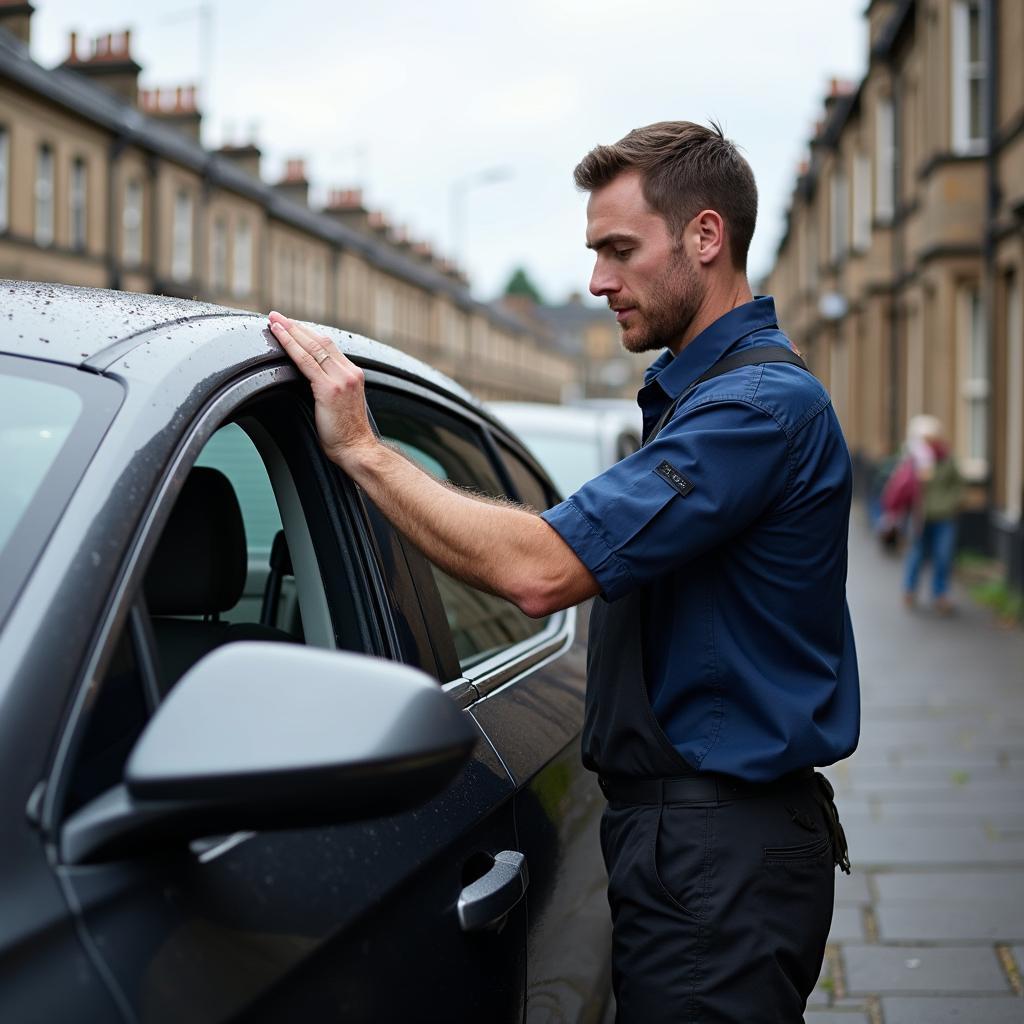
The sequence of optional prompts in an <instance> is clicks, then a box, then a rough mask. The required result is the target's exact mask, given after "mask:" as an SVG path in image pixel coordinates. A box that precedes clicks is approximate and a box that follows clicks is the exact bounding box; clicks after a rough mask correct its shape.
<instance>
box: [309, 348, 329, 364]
mask: <svg viewBox="0 0 1024 1024" xmlns="http://www.w3.org/2000/svg"><path fill="white" fill-rule="evenodd" d="M313 358H314V359H315V360H316V361H317V363H318V364H319V365H320V366H323V365H324V361H325V360H327V359H330V358H331V353H330V352H325V351H324V350H323V349H320V354H319V355H315V356H313Z"/></svg>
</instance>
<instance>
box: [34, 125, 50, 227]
mask: <svg viewBox="0 0 1024 1024" xmlns="http://www.w3.org/2000/svg"><path fill="white" fill-rule="evenodd" d="M36 244H37V245H53V150H52V149H51V148H50V146H48V145H46V144H44V145H42V146H40V147H39V150H38V152H37V153H36Z"/></svg>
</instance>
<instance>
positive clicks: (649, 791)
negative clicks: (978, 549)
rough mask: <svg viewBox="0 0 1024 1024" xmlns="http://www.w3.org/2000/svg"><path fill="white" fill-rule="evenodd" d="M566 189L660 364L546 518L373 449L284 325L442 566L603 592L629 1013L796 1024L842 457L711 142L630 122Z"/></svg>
mask: <svg viewBox="0 0 1024 1024" xmlns="http://www.w3.org/2000/svg"><path fill="white" fill-rule="evenodd" d="M575 177H576V183H577V185H578V186H579V187H580V188H582V189H584V190H585V191H587V192H589V193H590V200H589V203H588V207H587V245H588V246H589V247H590V248H591V249H593V250H594V252H595V254H596V266H595V269H594V274H593V277H592V280H591V285H590V287H591V291H592V292H593V293H594V294H595V295H601V296H604V297H605V298H606V299H607V300H608V303H609V305H610V306H611V308H612V309H613V310H615V311H616V316H617V319H618V322H619V325H620V327H621V331H622V342H623V345H624V346H625V347H626V348H627V349H628V350H630V351H633V352H644V351H650V350H657V349H661V348H664V349H665V351H664V352H663V353H662V355H661V356H660V357H659V358H658V359H657V360H656V361H655V362H654V364H653V365H652V366H651V368H650V370H649V372H648V374H647V380H646V383H645V385H644V388H643V389H642V390H641V392H640V396H639V401H640V406H641V408H642V410H643V414H644V427H645V444H644V447H642V448H641V449H640V450H639V451H638V452H636V453H634V454H633V455H631V456H629V457H628V458H627V459H625V460H623V461H622V462H621V463H619V464H618V465H617V466H614V467H612V468H611V469H610V470H608V471H607V472H605V473H603V474H602V475H601V476H599V477H597V478H596V479H595V480H592V481H591V482H590V483H588V484H586V485H584V486H583V487H582V488H581V489H580V490H579V491H577V492H576V493H575V494H574V495H572V496H571V497H570V498H569V499H568V500H566V501H564V502H563V503H562V504H560V505H558V506H556V507H555V508H553V509H551V510H550V511H549V512H546V513H545V514H544V515H543V516H538V515H536V514H534V513H533V512H531V511H529V510H525V509H514V508H509V507H508V506H504V505H499V504H495V503H490V502H487V501H482V500H480V499H479V498H477V497H475V496H470V495H467V494H463V493H460V492H458V491H455V490H452V489H450V488H446V487H444V486H443V485H441V484H440V483H439V482H437V481H436V480H434V479H433V478H431V477H430V476H428V475H427V474H425V473H423V472H422V471H420V470H419V469H418V468H417V467H416V466H415V465H413V464H412V463H411V462H409V461H408V460H406V459H405V458H404V457H403V456H401V455H400V454H399V453H397V452H395V451H394V450H392V449H390V448H388V447H386V446H384V445H382V444H381V443H380V442H379V441H378V440H377V438H376V437H375V436H374V434H373V432H372V430H371V429H370V426H369V424H368V422H367V418H366V412H365V405H364V400H363V379H362V373H361V371H360V370H359V369H358V368H357V367H355V366H353V365H352V364H351V363H350V362H349V361H348V360H347V359H345V357H344V356H343V355H342V354H341V353H339V352H338V351H337V350H336V349H335V348H334V346H333V345H331V344H330V343H329V340H328V339H326V338H324V337H321V336H318V335H315V334H313V333H312V332H311V331H310V330H309V329H308V328H306V327H304V326H302V325H301V324H296V323H294V322H293V321H290V320H288V319H287V318H285V317H282V316H281V315H280V314H277V313H272V314H271V328H272V330H273V331H274V334H275V336H276V337H277V338H278V339H279V340H280V341H281V344H282V345H283V347H284V348H285V350H286V351H287V352H288V353H289V355H291V357H292V358H293V359H294V360H295V362H296V364H297V365H298V366H299V368H300V369H301V370H302V371H303V373H304V374H305V375H306V377H307V378H308V379H309V380H310V383H311V384H312V388H313V394H314V397H315V399H316V404H317V425H318V430H319V432H320V437H321V442H322V443H323V446H324V449H325V451H326V452H327V454H328V455H329V456H330V458H331V459H333V460H334V461H335V462H336V463H337V464H338V465H339V466H341V467H342V468H343V469H344V470H345V471H346V472H347V473H348V474H349V475H350V476H351V477H353V479H354V480H355V481H356V482H357V483H358V484H359V485H360V486H362V487H363V488H364V489H365V490H366V491H367V492H368V494H369V497H370V498H371V499H372V500H373V501H374V503H375V504H376V505H377V506H378V507H379V508H381V509H382V510H383V511H384V512H385V514H386V515H388V517H389V518H390V519H391V520H392V522H394V523H395V525H396V526H397V527H398V528H399V529H401V530H402V531H403V532H404V533H406V534H407V535H408V536H409V537H410V538H411V539H412V540H413V541H414V542H415V543H416V544H417V545H418V546H419V547H420V548H421V549H422V550H423V551H424V552H425V553H426V554H427V555H428V557H430V558H431V559H432V560H433V561H435V562H436V563H437V564H438V565H440V566H441V567H442V568H443V569H444V570H445V571H447V572H449V573H452V574H454V575H456V576H458V577H460V578H462V579H464V580H466V581H467V582H469V583H471V584H473V585H475V586H478V587H480V588H482V589H485V590H489V591H491V592H494V593H498V594H501V595H503V596H505V597H507V598H508V599H509V600H512V601H515V602H516V604H518V605H519V607H520V608H522V609H523V610H524V611H525V612H527V613H528V614H532V615H547V614H549V613H551V612H552V611H554V610H556V609H559V608H564V607H567V606H569V605H572V604H576V603H578V602H579V601H581V600H584V599H586V598H589V597H594V596H598V595H599V600H597V601H595V602H594V604H593V607H592V611H591V631H590V645H589V651H588V680H587V714H586V722H585V727H584V736H583V757H584V761H585V763H586V764H587V765H588V766H589V767H590V768H592V769H594V770H595V771H596V772H598V774H599V776H600V780H601V785H602V788H603V789H604V792H605V794H606V796H607V797H608V807H607V809H606V811H605V815H604V818H603V821H602V834H601V840H602V847H603V851H604V855H605V861H606V864H607V866H608V873H609V903H610V905H611V909H612V919H613V929H614V940H613V965H612V966H613V981H614V986H615V994H616V1003H617V1008H618V1015H619V1017H618V1019H619V1020H620V1021H628V1022H637V1024H654V1022H658V1021H666V1022H668V1021H673V1022H675V1021H694V1022H701V1024H710V1022H729V1024H758V1022H762V1021H763V1022H766V1024H767V1022H793V1024H797V1022H799V1021H801V1020H802V1019H803V1010H804V1006H805V1003H806V1000H807V996H808V995H809V994H810V992H811V990H812V988H813V986H814V983H815V981H816V979H817V977H818V973H819V970H820V967H821V962H822V958H823V955H824V948H825V941H826V937H827V935H828V931H829V927H830V924H831V917H832V904H833V895H834V868H835V865H836V864H841V865H842V866H843V867H844V869H848V861H847V855H846V846H845V838H844V836H843V833H842V828H841V826H840V825H839V821H838V817H837V816H836V812H835V807H834V804H833V802H832V799H831V797H832V793H831V790H830V789H829V788H828V783H827V782H826V781H825V780H824V778H823V777H822V776H820V775H817V774H816V773H815V772H814V771H813V768H814V766H816V765H818V766H821V765H826V764H831V763H833V762H834V761H836V760H838V759H840V758H842V757H845V756H846V755H848V754H849V753H850V752H851V751H852V750H853V748H854V747H855V745H856V742H857V735H858V728H859V700H858V681H857V667H856V655H855V652H854V646H853V633H852V629H851V625H850V618H849V613H848V610H847V606H846V596H845V588H846V560H847V547H846V545H847V525H848V519H849V511H850V497H851V468H850V459H849V454H848V452H847V449H846V445H845V442H844V441H843V437H842V432H841V430H840V428H839V424H838V422H837V420H836V417H835V413H834V411H833V409H832V406H831V404H830V401H829V397H828V394H827V393H826V391H825V390H824V389H823V388H822V386H821V385H820V384H819V383H818V381H816V380H815V379H814V378H813V377H812V376H811V375H810V374H809V373H808V372H807V370H806V368H805V367H804V366H803V364H802V362H801V360H800V359H799V357H798V356H796V355H795V354H794V353H793V351H792V348H791V346H790V345H789V343H788V342H787V340H786V338H785V336H784V335H783V334H782V332H781V331H780V330H779V328H778V326H777V324H776V321H775V309H774V304H773V302H772V300H771V299H770V298H758V299H754V297H753V296H752V294H751V291H750V287H749V285H748V284H747V279H746V269H745V268H746V256H747V249H748V247H749V244H750V239H751V236H752V234H753V231H754V223H755V220H756V213H757V190H756V186H755V184H754V178H753V174H752V172H751V170H750V167H749V166H748V164H747V163H746V161H745V160H744V159H743V158H742V157H741V156H740V155H739V153H738V152H737V150H736V148H735V146H734V145H733V144H732V143H731V142H729V141H728V140H726V139H725V138H724V137H723V135H722V133H721V131H720V130H719V129H718V128H717V127H712V128H710V129H709V128H704V127H701V126H699V125H695V124H691V123H689V122H684V121H682V122H663V123H660V124H654V125H649V126H648V127H646V128H640V129H636V130H635V131H633V132H630V133H629V134H628V135H627V136H626V137H625V138H623V139H622V140H620V141H619V142H618V143H616V144H615V145H612V146H598V147H597V148H595V149H594V150H592V151H591V152H590V153H589V154H588V155H587V156H586V157H585V158H584V160H583V161H582V162H581V163H580V164H579V166H578V167H577V168H576V171H575Z"/></svg>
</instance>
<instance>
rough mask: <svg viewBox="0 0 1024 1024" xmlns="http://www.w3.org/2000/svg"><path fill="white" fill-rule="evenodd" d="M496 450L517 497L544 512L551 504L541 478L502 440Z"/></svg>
mask: <svg viewBox="0 0 1024 1024" xmlns="http://www.w3.org/2000/svg"><path fill="white" fill-rule="evenodd" d="M498 451H499V452H500V453H501V460H502V462H504V463H505V469H506V470H507V471H508V475H509V477H510V478H511V480H512V485H513V487H515V489H516V491H517V492H518V497H519V500H520V501H521V502H523V504H525V505H529V506H530V508H532V509H533V510H534V511H535V512H544V511H545V510H546V509H549V508H550V507H551V505H552V504H553V502H552V500H551V497H550V495H549V494H548V490H547V487H546V486H545V485H544V483H543V482H542V481H541V479H540V478H539V477H537V476H535V475H534V472H533V470H532V469H530V467H529V466H527V464H526V463H525V462H524V461H523V460H522V459H521V458H520V457H519V456H518V455H516V453H515V452H514V451H512V449H511V448H510V447H509V446H508V445H507V444H505V443H504V442H502V441H499V442H498Z"/></svg>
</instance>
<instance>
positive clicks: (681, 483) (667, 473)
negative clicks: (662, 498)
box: [654, 460, 693, 498]
mask: <svg viewBox="0 0 1024 1024" xmlns="http://www.w3.org/2000/svg"><path fill="white" fill-rule="evenodd" d="M654 472H655V473H657V474H658V476H660V477H661V478H662V479H663V480H667V481H668V482H669V483H670V484H671V485H672V486H673V487H674V488H675V489H676V490H677V491H678V492H679V493H680V494H681V495H682V496H683V497H684V498H685V497H686V496H687V495H688V494H689V493H690V491H692V490H693V482H692V481H691V480H687V479H686V477H685V476H683V474H682V473H680V472H679V470H678V469H676V468H675V466H673V465H672V463H671V462H668V461H667V460H663V461H662V463H661V465H660V466H658V467H657V468H656V469H655V470H654Z"/></svg>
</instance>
